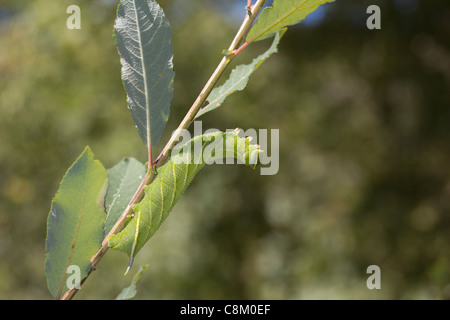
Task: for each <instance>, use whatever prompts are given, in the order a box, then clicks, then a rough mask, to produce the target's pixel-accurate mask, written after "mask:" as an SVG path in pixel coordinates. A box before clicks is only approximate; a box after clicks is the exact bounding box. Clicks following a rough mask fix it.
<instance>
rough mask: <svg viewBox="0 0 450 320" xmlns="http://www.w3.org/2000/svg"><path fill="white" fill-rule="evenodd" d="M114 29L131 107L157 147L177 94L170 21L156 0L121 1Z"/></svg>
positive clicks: (144, 137) (143, 131)
mask: <svg viewBox="0 0 450 320" xmlns="http://www.w3.org/2000/svg"><path fill="white" fill-rule="evenodd" d="M114 31H115V32H114V39H115V41H116V45H117V49H118V51H119V54H120V56H121V63H122V80H123V83H124V86H125V90H126V92H127V94H128V99H127V101H128V107H129V109H130V111H131V115H132V116H133V120H134V123H135V124H136V128H137V130H138V132H139V134H140V136H141V138H142V140H143V141H144V143H145V144H146V145H147V146H149V144H150V143H149V141H151V145H153V146H154V145H156V144H157V143H158V142H159V140H160V139H161V136H162V134H163V131H164V128H165V126H166V123H167V120H168V119H169V113H170V102H171V100H172V97H173V79H174V77H175V73H174V71H173V64H172V57H173V53H172V43H171V38H172V32H171V29H170V25H169V22H168V21H167V19H166V17H165V15H164V12H163V10H162V9H161V7H160V6H159V5H158V3H157V2H156V1H154V0H141V1H134V0H121V2H120V4H119V8H118V10H117V19H116V23H115V26H114Z"/></svg>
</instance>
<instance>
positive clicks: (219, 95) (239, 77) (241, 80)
mask: <svg viewBox="0 0 450 320" xmlns="http://www.w3.org/2000/svg"><path fill="white" fill-rule="evenodd" d="M284 32H285V30H282V31H280V32H277V33H276V34H275V38H274V40H273V43H272V45H271V46H270V48H269V49H268V50H267V51H266V52H265V53H263V54H261V55H260V56H258V57H257V58H255V59H254V60H253V62H252V63H250V64H247V65H240V66H238V67H236V68H235V69H234V70H233V71H232V72H231V74H230V77H229V78H228V80H227V81H226V82H225V83H224V84H223V85H221V86H220V87H217V88H214V89H213V90H212V91H211V93H210V95H209V97H208V102H209V104H208V105H207V106H205V107H204V108H202V109H201V110H200V111H199V112H198V113H197V115H196V116H195V118H198V117H200V116H202V115H203V114H205V113H207V112H209V111H212V110H214V109H216V108H218V107H220V106H221V105H222V103H223V102H224V101H225V99H226V97H227V96H229V95H230V94H232V93H234V92H236V91H242V90H244V89H245V87H246V86H247V83H248V81H249V79H250V75H251V74H252V73H253V71H255V70H256V69H258V67H259V66H260V65H261V64H262V63H263V62H264V61H265V60H266V59H267V58H269V57H270V56H271V55H272V54H273V53H275V52H277V51H278V44H279V43H280V39H281V37H282V36H283V34H284Z"/></svg>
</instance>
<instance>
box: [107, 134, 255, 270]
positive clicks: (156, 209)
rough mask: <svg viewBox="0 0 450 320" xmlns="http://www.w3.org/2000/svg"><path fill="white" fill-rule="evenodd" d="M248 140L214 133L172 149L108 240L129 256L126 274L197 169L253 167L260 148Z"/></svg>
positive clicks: (114, 247) (198, 137)
mask: <svg viewBox="0 0 450 320" xmlns="http://www.w3.org/2000/svg"><path fill="white" fill-rule="evenodd" d="M250 140H251V139H250V138H241V137H239V135H238V132H237V131H233V132H225V133H224V132H214V133H210V134H204V135H202V136H197V137H195V138H193V139H191V140H189V141H188V142H186V143H185V144H182V145H181V146H177V147H176V148H174V150H173V151H172V154H171V157H170V159H169V160H168V161H167V162H166V163H165V164H164V165H163V166H162V167H161V168H159V169H158V172H157V175H156V178H155V180H153V182H152V183H151V184H150V185H148V186H147V187H146V188H145V195H144V198H143V199H142V200H141V202H139V203H138V204H137V205H135V206H134V207H133V211H134V217H133V218H132V219H131V220H130V221H129V222H128V224H127V225H126V226H125V228H124V229H123V230H122V231H121V232H120V233H118V234H116V235H111V236H109V237H108V246H109V247H111V248H112V249H115V250H119V251H122V252H125V253H127V254H128V255H129V256H130V258H131V259H130V265H129V267H128V269H127V271H126V272H128V270H129V268H130V267H131V265H132V263H133V258H134V257H135V255H136V254H137V253H138V252H139V250H140V249H141V248H142V247H143V246H144V244H145V243H146V242H147V241H148V240H149V239H150V238H151V237H152V236H153V235H154V234H155V233H156V231H157V230H158V229H159V227H160V226H161V224H162V223H163V222H164V220H165V219H166V218H167V216H168V215H169V213H170V212H171V211H172V208H173V207H174V206H175V204H176V203H177V201H178V200H179V199H180V197H181V195H182V194H183V192H184V191H185V190H186V188H187V187H188V185H189V184H190V183H191V182H192V180H193V179H194V177H195V176H196V174H197V173H198V172H199V170H200V169H201V168H203V167H204V166H205V165H206V164H211V163H213V162H215V161H217V160H219V159H223V158H235V159H238V160H240V161H241V162H242V163H245V164H246V165H250V166H251V167H253V168H255V167H256V165H257V163H258V162H257V159H258V155H259V153H260V147H259V146H258V145H252V144H250ZM251 159H255V163H251Z"/></svg>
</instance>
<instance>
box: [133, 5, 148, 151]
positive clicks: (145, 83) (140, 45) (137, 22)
mask: <svg viewBox="0 0 450 320" xmlns="http://www.w3.org/2000/svg"><path fill="white" fill-rule="evenodd" d="M132 3H133V7H134V13H135V18H136V26H137V33H138V38H139V52H140V54H141V65H142V73H143V75H142V76H143V77H144V90H145V92H144V94H145V115H146V117H145V118H146V119H145V121H146V123H147V125H146V129H147V144H148V145H149V146H150V145H151V143H152V142H151V141H152V139H151V132H150V101H149V94H148V87H147V69H146V67H145V61H144V60H145V59H144V48H143V47H142V37H141V25H140V23H139V17H138V12H137V8H136V1H132Z"/></svg>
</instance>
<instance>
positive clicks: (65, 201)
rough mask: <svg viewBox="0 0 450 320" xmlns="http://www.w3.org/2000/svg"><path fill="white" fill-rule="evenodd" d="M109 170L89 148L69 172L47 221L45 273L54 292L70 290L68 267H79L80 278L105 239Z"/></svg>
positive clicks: (84, 275)
mask: <svg viewBox="0 0 450 320" xmlns="http://www.w3.org/2000/svg"><path fill="white" fill-rule="evenodd" d="M107 186H108V174H107V172H106V169H105V168H104V167H103V165H102V164H101V163H100V161H98V160H94V155H93V153H92V151H91V150H90V148H89V147H86V149H85V150H84V151H83V153H82V154H81V155H80V156H79V158H78V159H77V160H76V161H75V162H74V164H73V165H72V166H71V167H70V168H69V170H68V171H67V173H66V174H65V176H64V178H63V180H62V182H61V185H60V187H59V190H58V192H57V193H56V196H55V198H54V199H53V201H52V207H51V210H50V213H49V215H48V220H47V241H46V248H45V252H46V261H45V276H46V277H47V285H48V288H49V290H50V292H51V294H52V295H53V296H54V297H55V298H57V299H59V298H60V297H61V294H62V293H64V292H65V291H67V290H68V289H69V288H68V287H67V284H66V282H67V281H66V280H67V277H68V274H67V268H68V267H69V266H78V267H79V268H80V269H79V270H80V276H81V277H80V280H82V279H83V278H85V277H86V276H87V274H88V272H89V271H90V268H91V261H90V259H91V258H92V256H93V255H94V254H95V253H96V252H97V251H98V250H99V249H100V247H101V243H102V241H103V239H104V236H105V235H104V220H105V211H104V199H105V193H106V188H107Z"/></svg>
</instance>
